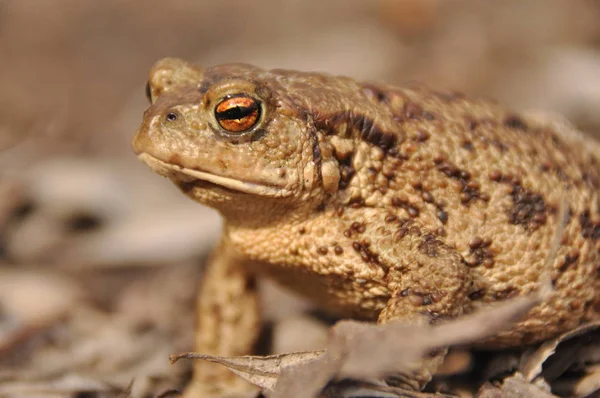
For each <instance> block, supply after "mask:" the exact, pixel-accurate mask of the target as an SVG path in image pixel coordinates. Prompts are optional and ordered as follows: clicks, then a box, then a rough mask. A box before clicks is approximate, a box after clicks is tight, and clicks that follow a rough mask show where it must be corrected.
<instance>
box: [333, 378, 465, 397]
mask: <svg viewBox="0 0 600 398" xmlns="http://www.w3.org/2000/svg"><path fill="white" fill-rule="evenodd" d="M324 395H325V397H327V398H364V397H369V398H397V397H401V398H454V397H455V396H454V395H446V394H440V393H434V394H430V393H425V392H417V391H408V390H405V389H403V388H398V387H389V386H387V385H381V384H379V385H377V384H373V383H365V382H353V381H349V382H342V383H337V384H335V385H333V386H331V387H328V388H327V389H326V390H325V393H324Z"/></svg>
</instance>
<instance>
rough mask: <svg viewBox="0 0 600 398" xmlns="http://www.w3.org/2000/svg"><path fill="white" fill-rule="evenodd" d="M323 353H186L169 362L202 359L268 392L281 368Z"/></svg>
mask: <svg viewBox="0 0 600 398" xmlns="http://www.w3.org/2000/svg"><path fill="white" fill-rule="evenodd" d="M323 353H324V351H322V350H318V351H304V352H294V353H289V354H279V355H268V356H252V355H247V356H239V357H220V356H214V355H204V354H196V353H193V352H186V353H182V354H177V355H171V357H170V360H171V362H172V363H175V362H177V361H178V360H179V359H181V358H186V359H202V360H205V361H209V362H214V363H218V364H221V365H223V366H225V367H227V368H228V369H229V370H231V371H232V372H233V373H235V374H237V375H238V376H240V377H241V378H243V379H245V380H247V381H249V382H250V383H252V384H254V385H257V386H259V387H261V388H265V389H269V390H270V389H273V387H274V386H275V383H276V382H277V379H278V378H279V376H280V374H281V372H282V370H283V368H285V367H289V366H293V365H304V364H308V363H311V362H314V361H315V360H317V359H318V358H320V357H321V356H322V355H323Z"/></svg>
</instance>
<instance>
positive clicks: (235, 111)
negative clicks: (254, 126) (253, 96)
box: [216, 102, 258, 120]
mask: <svg viewBox="0 0 600 398" xmlns="http://www.w3.org/2000/svg"><path fill="white" fill-rule="evenodd" d="M257 110H258V104H256V102H253V103H252V105H250V106H239V105H237V106H234V107H233V108H229V109H227V110H226V111H223V112H217V113H216V117H217V119H218V120H239V119H243V118H245V117H246V116H250V115H252V114H253V113H254V112H256V111H257Z"/></svg>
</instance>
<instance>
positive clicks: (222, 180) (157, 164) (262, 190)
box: [138, 153, 285, 196]
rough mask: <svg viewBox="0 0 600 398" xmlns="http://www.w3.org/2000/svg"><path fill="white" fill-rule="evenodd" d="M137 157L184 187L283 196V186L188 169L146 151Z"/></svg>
mask: <svg viewBox="0 0 600 398" xmlns="http://www.w3.org/2000/svg"><path fill="white" fill-rule="evenodd" d="M138 158H139V159H140V160H141V161H142V162H144V163H146V164H147V165H148V166H149V167H150V168H151V169H152V170H153V171H154V172H156V173H157V174H160V175H162V176H164V177H167V178H169V179H170V180H172V181H173V182H175V183H176V184H178V185H181V186H184V187H186V188H188V189H189V188H190V187H197V188H201V189H209V190H210V189H215V188H226V189H227V190H229V191H235V192H242V193H248V194H254V195H261V196H284V194H285V190H284V188H283V187H279V186H270V185H264V184H260V183H256V182H248V181H241V180H236V179H234V178H229V177H223V176H219V175H216V174H212V173H208V172H205V171H199V170H193V169H188V168H185V167H182V166H179V165H177V164H172V163H167V162H164V161H162V160H160V159H157V158H155V157H154V156H152V155H149V154H147V153H140V154H139V155H138Z"/></svg>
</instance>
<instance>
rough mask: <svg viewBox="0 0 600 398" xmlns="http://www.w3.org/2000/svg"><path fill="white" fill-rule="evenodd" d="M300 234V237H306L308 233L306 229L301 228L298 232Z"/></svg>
mask: <svg viewBox="0 0 600 398" xmlns="http://www.w3.org/2000/svg"><path fill="white" fill-rule="evenodd" d="M298 233H299V234H300V235H304V234H305V233H306V228H304V227H300V229H299V230H298Z"/></svg>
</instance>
